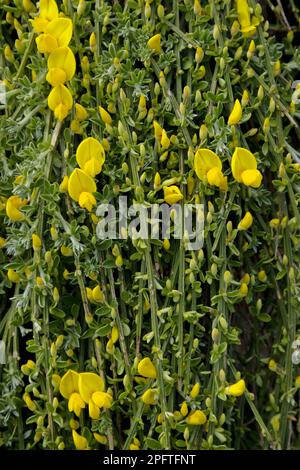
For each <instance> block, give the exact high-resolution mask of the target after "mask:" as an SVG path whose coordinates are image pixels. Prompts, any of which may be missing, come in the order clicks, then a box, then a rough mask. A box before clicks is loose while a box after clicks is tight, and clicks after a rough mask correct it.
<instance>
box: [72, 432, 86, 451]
mask: <svg viewBox="0 0 300 470" xmlns="http://www.w3.org/2000/svg"><path fill="white" fill-rule="evenodd" d="M72 437H73V441H74V445H75V447H76V449H77V450H87V448H88V441H87V439H86V438H85V437H84V436H81V435H80V434H78V432H76V431H75V429H73V430H72Z"/></svg>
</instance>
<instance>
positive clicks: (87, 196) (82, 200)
mask: <svg viewBox="0 0 300 470" xmlns="http://www.w3.org/2000/svg"><path fill="white" fill-rule="evenodd" d="M78 203H79V205H80V207H82V208H83V209H87V210H88V211H89V212H92V210H93V207H94V206H95V205H96V203H97V202H96V199H95V196H93V194H92V193H89V192H87V191H83V192H82V193H80V195H79V199H78Z"/></svg>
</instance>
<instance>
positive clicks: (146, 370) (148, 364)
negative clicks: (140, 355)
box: [138, 357, 157, 379]
mask: <svg viewBox="0 0 300 470" xmlns="http://www.w3.org/2000/svg"><path fill="white" fill-rule="evenodd" d="M138 372H139V374H140V375H142V376H143V377H146V378H149V379H156V376H157V374H156V368H155V366H154V364H153V362H152V361H151V359H150V358H149V357H144V359H142V360H141V361H140V362H139V364H138Z"/></svg>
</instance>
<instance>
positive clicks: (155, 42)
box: [147, 34, 161, 54]
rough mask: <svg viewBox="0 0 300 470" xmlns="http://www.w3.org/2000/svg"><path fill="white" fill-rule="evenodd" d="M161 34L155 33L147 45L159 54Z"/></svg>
mask: <svg viewBox="0 0 300 470" xmlns="http://www.w3.org/2000/svg"><path fill="white" fill-rule="evenodd" d="M160 43H161V36H160V34H155V36H152V37H151V38H150V39H149V41H148V42H147V45H148V47H149V48H150V49H152V51H154V52H156V53H157V54H160V52H161V44H160Z"/></svg>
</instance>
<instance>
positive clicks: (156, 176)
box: [153, 171, 161, 189]
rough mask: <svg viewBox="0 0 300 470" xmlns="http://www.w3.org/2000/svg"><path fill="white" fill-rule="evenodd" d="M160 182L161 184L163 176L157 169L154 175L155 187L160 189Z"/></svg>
mask: <svg viewBox="0 0 300 470" xmlns="http://www.w3.org/2000/svg"><path fill="white" fill-rule="evenodd" d="M160 184H161V177H160V174H159V173H158V171H157V172H156V173H155V176H154V184H153V187H154V189H158V188H159V186H160Z"/></svg>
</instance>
